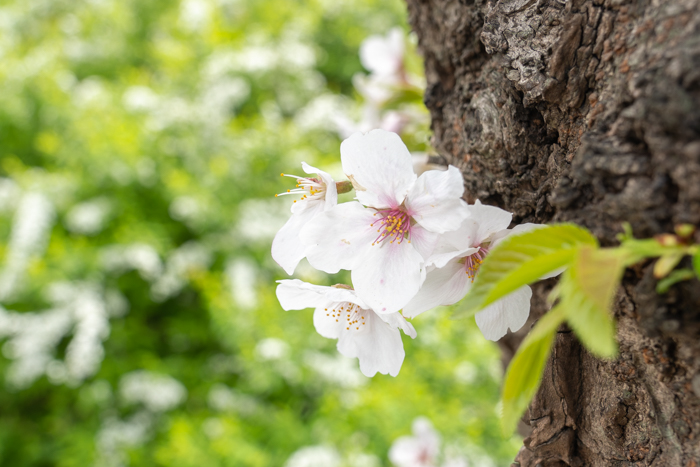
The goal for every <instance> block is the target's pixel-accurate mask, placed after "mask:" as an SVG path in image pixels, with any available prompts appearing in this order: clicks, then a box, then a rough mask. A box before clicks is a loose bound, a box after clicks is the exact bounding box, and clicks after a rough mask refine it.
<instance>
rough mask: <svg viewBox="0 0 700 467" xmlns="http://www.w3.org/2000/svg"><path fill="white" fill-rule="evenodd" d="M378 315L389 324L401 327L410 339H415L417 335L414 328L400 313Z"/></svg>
mask: <svg viewBox="0 0 700 467" xmlns="http://www.w3.org/2000/svg"><path fill="white" fill-rule="evenodd" d="M378 316H379V317H380V318H381V319H382V320H383V321H384V322H385V323H387V324H388V325H389V326H391V327H394V328H399V329H401V330H402V331H403V333H404V334H406V335H407V336H410V337H411V339H415V338H416V336H417V335H418V334H417V333H416V328H414V327H413V325H412V324H411V323H409V322H408V321H406V318H404V317H403V316H401V313H389V314H380V315H378Z"/></svg>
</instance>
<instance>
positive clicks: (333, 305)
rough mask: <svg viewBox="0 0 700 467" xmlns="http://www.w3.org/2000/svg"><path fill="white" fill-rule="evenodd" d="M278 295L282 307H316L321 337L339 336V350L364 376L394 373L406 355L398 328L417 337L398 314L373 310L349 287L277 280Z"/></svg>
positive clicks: (292, 308) (316, 321)
mask: <svg viewBox="0 0 700 467" xmlns="http://www.w3.org/2000/svg"><path fill="white" fill-rule="evenodd" d="M278 283H279V285H278V286H277V298H278V299H279V301H280V304H281V305H282V308H284V309H285V310H302V309H304V308H315V309H316V310H315V311H314V326H315V327H316V331H318V333H319V334H321V335H322V336H323V337H327V338H329V339H338V351H339V352H340V353H341V354H343V355H345V356H346V357H350V358H357V359H358V360H359V361H360V371H362V374H364V375H365V376H370V377H371V376H374V375H375V374H376V373H382V374H389V375H391V376H396V375H398V374H399V370H400V369H401V364H402V363H403V359H404V356H405V353H404V350H403V342H402V341H401V333H400V332H399V329H401V330H403V332H404V333H405V334H406V335H408V336H411V338H415V337H416V330H415V329H414V328H413V326H412V325H411V324H410V323H409V322H408V321H406V320H405V319H404V317H403V316H401V314H400V313H392V314H382V315H379V314H377V313H375V312H374V311H373V310H372V309H371V308H370V307H369V306H368V305H367V304H366V303H365V302H364V301H362V300H361V299H360V298H359V297H358V296H357V294H356V293H355V291H354V290H352V289H351V288H350V287H348V286H344V285H336V286H333V287H324V286H319V285H313V284H309V283H306V282H302V281H300V280H298V279H292V280H282V281H278Z"/></svg>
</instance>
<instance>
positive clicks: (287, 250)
mask: <svg viewBox="0 0 700 467" xmlns="http://www.w3.org/2000/svg"><path fill="white" fill-rule="evenodd" d="M321 212H323V204H321V203H313V204H312V203H309V206H308V207H307V208H306V209H304V210H301V211H299V212H296V213H294V214H292V217H290V218H289V220H288V221H287V222H286V223H285V224H284V225H283V226H282V228H281V229H280V230H279V231H278V232H277V234H276V235H275V238H274V239H273V240H272V248H271V253H272V259H274V260H275V261H276V262H277V264H279V265H280V266H282V269H284V271H285V272H286V273H287V274H289V275H292V274H294V270H295V269H296V267H297V265H298V264H299V261H301V259H302V258H303V257H304V256H305V254H306V245H304V244H303V243H302V242H301V239H300V238H299V232H301V229H302V228H303V227H304V226H305V225H306V224H307V223H308V222H309V221H311V219H313V218H314V217H315V216H316V215H317V214H319V213H321Z"/></svg>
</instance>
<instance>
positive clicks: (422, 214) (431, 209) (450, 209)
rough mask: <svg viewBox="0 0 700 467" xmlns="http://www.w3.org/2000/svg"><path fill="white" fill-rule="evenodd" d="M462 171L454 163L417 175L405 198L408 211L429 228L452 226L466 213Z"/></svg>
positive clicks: (441, 231) (445, 228)
mask: <svg viewBox="0 0 700 467" xmlns="http://www.w3.org/2000/svg"><path fill="white" fill-rule="evenodd" d="M462 193H464V180H463V178H462V173H461V172H460V171H459V169H457V168H456V167H453V166H450V167H449V168H448V169H447V170H428V171H427V172H424V173H423V175H421V176H420V177H418V180H417V181H416V183H415V185H413V188H411V191H410V192H409V193H408V196H407V198H406V209H407V210H408V213H409V214H410V215H411V216H412V217H413V219H415V220H416V222H418V223H419V224H420V225H422V226H423V227H425V228H426V229H427V230H430V231H431V232H438V233H443V232H447V231H450V230H456V229H457V228H459V226H460V224H461V223H462V221H463V220H464V219H466V218H467V217H469V210H468V209H467V203H465V202H464V201H463V200H461V199H460V198H461V196H462Z"/></svg>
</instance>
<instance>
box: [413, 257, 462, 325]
mask: <svg viewBox="0 0 700 467" xmlns="http://www.w3.org/2000/svg"><path fill="white" fill-rule="evenodd" d="M471 285H472V281H471V279H470V278H469V276H467V274H466V272H465V268H464V264H461V263H458V262H457V261H451V262H449V263H447V264H446V265H445V267H443V268H440V269H433V270H431V271H429V272H428V274H427V276H426V278H425V282H423V285H422V286H421V288H420V290H419V291H418V293H417V294H416V295H415V297H413V298H412V299H411V301H410V302H408V304H407V305H406V306H405V307H404V308H403V315H404V316H405V317H406V318H415V317H416V316H418V315H419V314H421V313H423V312H425V311H428V310H430V309H432V308H435V307H436V306H441V305H452V304H453V303H457V302H458V301H460V300H461V299H462V298H464V296H465V295H466V294H467V292H468V291H469V289H470V288H471Z"/></svg>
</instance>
